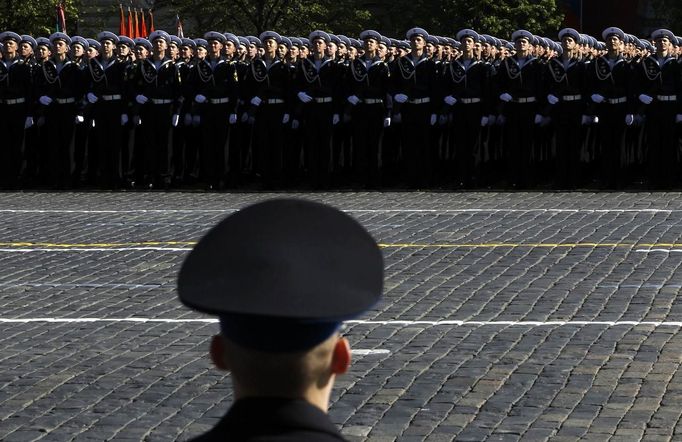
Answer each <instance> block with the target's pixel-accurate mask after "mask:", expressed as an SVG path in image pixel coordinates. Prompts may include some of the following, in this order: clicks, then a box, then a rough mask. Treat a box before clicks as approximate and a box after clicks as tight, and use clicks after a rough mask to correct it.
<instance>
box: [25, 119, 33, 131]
mask: <svg viewBox="0 0 682 442" xmlns="http://www.w3.org/2000/svg"><path fill="white" fill-rule="evenodd" d="M31 126H33V117H31V116H28V117H26V121H24V129H28V128H29V127H31Z"/></svg>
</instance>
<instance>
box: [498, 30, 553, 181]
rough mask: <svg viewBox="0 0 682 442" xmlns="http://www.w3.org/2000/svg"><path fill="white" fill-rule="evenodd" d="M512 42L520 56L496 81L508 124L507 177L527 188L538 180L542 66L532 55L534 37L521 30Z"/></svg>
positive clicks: (504, 65)
mask: <svg viewBox="0 0 682 442" xmlns="http://www.w3.org/2000/svg"><path fill="white" fill-rule="evenodd" d="M512 40H513V41H514V48H515V50H516V54H515V55H514V56H513V57H508V58H505V59H504V61H503V62H502V63H501V64H500V69H499V70H498V71H497V76H496V82H497V86H498V88H499V91H500V92H501V93H500V95H499V100H500V103H501V115H502V121H503V122H506V123H505V131H504V140H503V142H504V149H505V154H506V158H507V177H508V179H509V180H510V184H511V185H512V187H524V186H526V185H529V184H532V181H533V180H534V171H533V170H532V157H531V152H532V151H533V134H534V130H533V129H534V125H535V124H539V123H540V122H542V116H541V115H540V114H539V113H538V111H539V108H538V101H537V94H538V88H539V86H540V81H541V80H540V78H541V77H540V75H541V73H540V64H539V63H538V61H537V59H536V58H535V57H533V56H532V55H531V51H532V49H533V48H532V46H531V41H532V40H533V34H531V33H530V32H528V31H526V30H518V31H516V32H514V33H513V34H512Z"/></svg>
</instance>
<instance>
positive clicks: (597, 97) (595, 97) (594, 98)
mask: <svg viewBox="0 0 682 442" xmlns="http://www.w3.org/2000/svg"><path fill="white" fill-rule="evenodd" d="M591 98H592V101H594V102H595V103H597V104H600V103H603V102H604V100H605V98H604V96H603V95H599V94H592V97H591Z"/></svg>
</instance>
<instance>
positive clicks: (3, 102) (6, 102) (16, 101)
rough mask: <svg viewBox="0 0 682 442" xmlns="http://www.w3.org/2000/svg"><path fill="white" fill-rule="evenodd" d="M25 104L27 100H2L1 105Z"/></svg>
mask: <svg viewBox="0 0 682 442" xmlns="http://www.w3.org/2000/svg"><path fill="white" fill-rule="evenodd" d="M25 102H26V99H25V98H7V99H5V100H0V103H1V104H21V103H25Z"/></svg>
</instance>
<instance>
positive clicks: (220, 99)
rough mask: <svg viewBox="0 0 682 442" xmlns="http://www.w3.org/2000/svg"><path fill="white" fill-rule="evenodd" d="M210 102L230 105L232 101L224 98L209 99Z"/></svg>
mask: <svg viewBox="0 0 682 442" xmlns="http://www.w3.org/2000/svg"><path fill="white" fill-rule="evenodd" d="M208 102H209V103H211V104H225V103H229V102H230V99H229V98H228V97H224V98H209V99H208Z"/></svg>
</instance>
